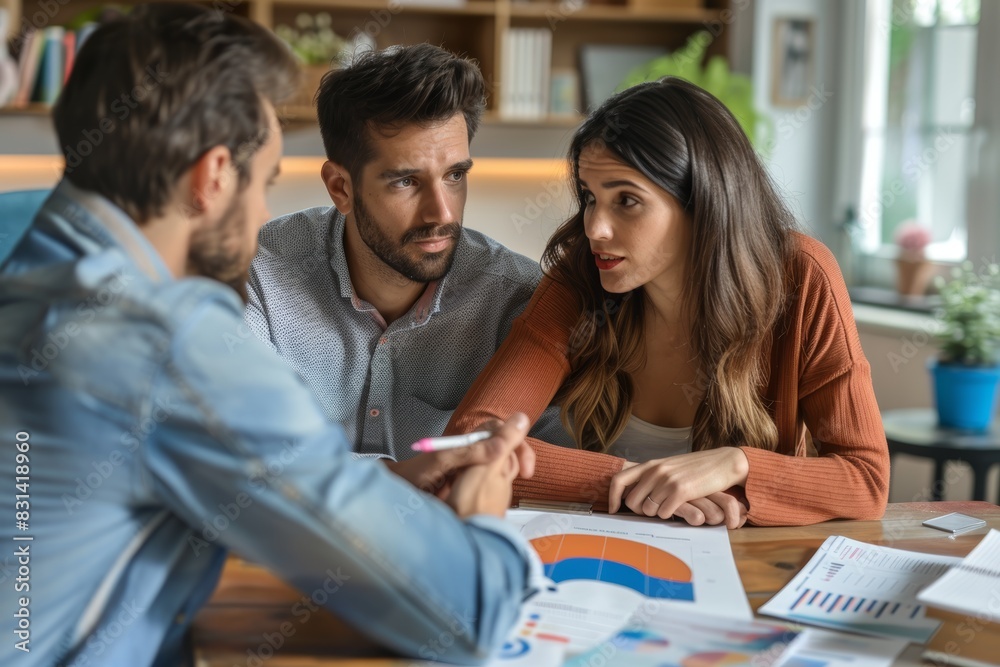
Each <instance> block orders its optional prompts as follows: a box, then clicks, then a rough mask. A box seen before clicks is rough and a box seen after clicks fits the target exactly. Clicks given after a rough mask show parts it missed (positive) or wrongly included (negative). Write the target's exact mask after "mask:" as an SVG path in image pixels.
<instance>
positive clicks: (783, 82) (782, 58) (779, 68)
mask: <svg viewBox="0 0 1000 667" xmlns="http://www.w3.org/2000/svg"><path fill="white" fill-rule="evenodd" d="M771 42H772V44H773V45H774V46H773V51H772V56H771V104H772V105H774V106H778V107H797V106H800V105H802V104H805V103H806V101H807V100H808V99H809V94H810V92H811V91H812V89H813V87H814V86H815V85H816V20H815V19H812V18H803V17H781V18H777V19H775V21H774V35H773V39H772V40H771Z"/></svg>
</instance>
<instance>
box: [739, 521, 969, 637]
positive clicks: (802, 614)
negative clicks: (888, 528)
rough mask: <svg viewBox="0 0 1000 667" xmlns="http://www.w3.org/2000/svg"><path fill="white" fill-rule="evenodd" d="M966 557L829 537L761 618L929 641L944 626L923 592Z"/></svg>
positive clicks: (767, 605) (765, 606) (769, 603)
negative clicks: (929, 615)
mask: <svg viewBox="0 0 1000 667" xmlns="http://www.w3.org/2000/svg"><path fill="white" fill-rule="evenodd" d="M960 560H961V559H959V558H953V557H950V556H934V555H930V554H922V553H916V552H913V551H903V550H901V549H891V548H889V547H879V546H874V545H871V544H865V543H864V542H858V541H856V540H851V539H848V538H846V537H840V536H833V537H828V538H827V539H826V541H825V542H824V543H823V545H822V546H821V547H820V548H819V551H817V552H816V555H815V556H813V557H812V559H810V561H809V562H808V563H807V564H806V566H805V567H804V568H802V570H801V571H800V572H799V573H798V574H797V575H795V578H794V579H792V581H791V582H789V583H788V585H786V586H785V587H784V588H782V589H781V591H779V592H778V594H777V595H775V596H774V597H773V598H771V599H770V600H769V601H768V602H767V603H766V604H765V605H764V606H762V607H761V608H760V610H759V611H760V613H761V614H767V615H769V616H776V617H778V618H784V619H788V620H790V621H795V622H797V623H805V624H810V625H819V626H823V627H828V628H833V629H835V630H847V631H852V632H861V633H865V634H873V635H881V636H887V637H898V638H901V639H907V640H910V641H915V642H918V643H925V642H926V641H927V640H928V639H930V637H931V635H933V634H934V631H935V630H936V629H937V627H938V621H936V620H934V619H931V618H927V616H926V615H925V610H924V605H923V604H922V603H920V602H918V601H917V593H918V592H919V591H920V590H921V589H923V588H924V587H925V586H927V585H928V584H930V583H931V582H933V581H934V580H936V579H937V578H938V577H940V576H941V575H943V574H944V573H945V572H946V571H947V570H948V568H950V567H951V566H953V565H955V564H957V563H958V562H959V561H960Z"/></svg>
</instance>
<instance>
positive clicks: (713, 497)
mask: <svg viewBox="0 0 1000 667" xmlns="http://www.w3.org/2000/svg"><path fill="white" fill-rule="evenodd" d="M569 159H570V164H571V170H572V173H571V176H572V181H573V184H574V186H575V191H576V197H577V202H578V206H579V208H578V210H577V212H576V213H575V214H574V215H573V216H572V217H571V218H570V219H569V220H567V221H566V222H565V223H564V224H563V225H562V226H561V227H559V229H558V230H557V231H556V232H555V234H554V235H553V237H552V238H551V239H550V240H549V242H548V245H547V246H546V249H545V253H544V256H543V259H542V264H543V267H544V268H545V273H546V276H545V278H544V279H543V281H542V283H541V284H540V285H539V287H538V289H537V291H536V292H535V296H534V298H533V299H532V302H531V303H530V304H529V306H528V307H527V309H526V310H525V312H524V313H523V314H522V315H521V317H520V318H519V319H518V320H517V321H516V322H515V324H514V326H513V328H512V329H511V332H510V334H509V336H508V338H507V340H506V341H505V342H504V344H503V345H502V346H501V348H500V349H499V350H498V351H497V354H496V355H495V356H494V358H493V360H492V361H491V362H490V364H489V365H488V366H487V367H486V369H484V371H483V372H482V374H481V375H480V376H479V378H478V379H477V380H476V382H475V384H474V385H473V387H472V388H471V389H470V391H469V393H468V394H467V395H466V397H465V399H464V400H463V401H462V404H461V405H460V406H459V407H458V409H457V410H456V412H455V414H454V415H453V417H452V420H451V422H450V424H449V428H448V430H447V431H446V432H448V433H455V432H464V431H469V430H472V429H474V428H475V427H476V426H477V425H478V424H479V423H481V422H482V421H484V420H486V419H488V418H506V417H507V416H509V415H510V414H511V413H513V412H515V411H523V412H526V413H528V414H529V415H531V416H532V417H533V418H537V416H538V415H539V414H541V412H542V410H543V409H544V408H545V407H546V406H547V405H549V403H550V402H552V401H553V400H554V401H555V402H557V403H558V404H559V405H560V406H561V410H562V415H563V421H564V423H565V424H566V426H567V430H569V431H570V432H572V433H573V435H574V436H575V440H576V442H577V445H578V447H579V448H580V449H579V450H576V451H574V450H571V449H566V448H559V447H554V446H551V445H545V444H544V443H539V442H533V443H532V444H533V445H534V446H535V450H536V454H537V455H538V459H537V463H536V473H535V476H534V478H533V479H532V480H521V481H519V482H518V485H517V493H518V495H519V496H520V497H532V498H538V497H540V498H549V499H561V500H583V501H588V502H594V503H595V504H597V505H598V506H603V502H602V501H604V500H607V503H608V507H609V510H610V511H612V512H614V511H617V510H618V509H619V507H621V506H622V505H623V504H624V505H625V506H627V507H629V508H630V509H631V510H633V511H634V512H636V513H639V514H644V515H647V516H659V517H662V518H669V517H671V516H678V517H681V518H683V519H685V520H687V521H688V522H689V523H692V524H702V523H711V524H719V523H725V524H726V525H728V526H729V527H731V528H735V527H738V526H739V525H742V524H743V522H744V521H746V520H749V521H751V522H752V523H755V524H758V525H795V524H807V523H814V522H817V521H823V520H826V519H832V518H858V519H860V518H877V517H880V516H881V515H882V512H883V511H884V509H885V503H886V499H887V494H888V480H889V456H888V449H887V446H886V440H885V436H884V433H883V431H882V425H881V419H880V416H879V411H878V406H877V404H876V402H875V396H874V391H873V389H872V385H871V371H870V367H869V365H868V362H867V360H866V359H865V356H864V354H863V352H862V350H861V345H860V341H859V339H858V334H857V328H856V326H855V323H854V318H853V313H852V309H851V303H850V299H849V297H848V294H847V289H846V287H845V285H844V281H843V278H842V277H841V274H840V271H839V269H838V267H837V264H836V261H835V260H834V258H833V256H832V254H831V253H830V252H829V250H827V248H826V247H824V246H823V245H822V244H821V243H819V242H818V241H816V240H813V239H811V238H809V237H807V236H805V235H804V234H801V233H800V232H798V231H797V229H796V222H795V219H794V217H793V216H792V214H791V213H790V212H789V210H788V208H787V207H786V205H785V204H784V202H783V201H782V199H781V197H780V196H779V195H778V193H777V192H776V191H775V187H774V185H773V183H772V182H771V180H770V178H769V176H768V174H767V172H766V170H765V168H764V166H763V165H762V164H761V162H760V160H759V158H758V157H757V154H756V153H755V151H754V149H753V147H752V145H751V144H750V142H749V140H748V139H747V137H746V135H745V134H744V132H743V131H742V129H741V128H740V126H739V123H738V122H737V121H736V119H735V118H734V117H733V116H732V114H731V113H730V112H729V111H728V110H727V109H726V108H725V106H723V105H722V103H721V102H719V100H717V99H716V98H715V97H713V96H712V95H710V94H709V93H707V92H705V91H704V90H702V89H700V88H698V87H697V86H695V85H693V84H691V83H688V82H686V81H684V80H682V79H676V78H667V79H663V80H661V81H658V82H653V83H645V84H640V85H638V86H635V87H633V88H630V89H628V90H625V91H623V92H621V93H619V94H617V95H615V96H614V97H612V98H611V99H609V100H608V101H607V102H605V103H604V104H603V105H602V106H601V107H600V108H599V109H598V110H597V111H595V112H594V113H593V114H592V115H591V116H590V117H589V118H588V119H587V120H586V122H584V124H583V125H582V126H581V127H580V129H579V130H578V131H577V132H576V135H575V136H574V139H573V142H572V146H571V148H570V155H569ZM807 431H808V434H809V436H811V438H810V437H807ZM810 441H811V443H810Z"/></svg>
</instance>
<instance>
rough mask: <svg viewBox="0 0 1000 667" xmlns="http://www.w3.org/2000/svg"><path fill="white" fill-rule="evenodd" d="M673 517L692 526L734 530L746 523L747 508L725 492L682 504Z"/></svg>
mask: <svg viewBox="0 0 1000 667" xmlns="http://www.w3.org/2000/svg"><path fill="white" fill-rule="evenodd" d="M674 516H675V517H678V518H681V519H684V520H685V521H687V522H688V524H690V525H692V526H719V525H722V524H725V526H726V528H729V529H730V530H735V529H737V528H740V527H742V526H743V524H745V523H746V522H747V507H746V505H744V504H743V503H741V502H740V501H739V500H737V499H736V498H735V497H734V496H731V495H729V494H728V493H726V492H725V491H720V492H719V493H713V494H711V495H708V496H706V497H705V498H698V499H696V500H692V501H690V502H687V503H684V504H683V505H681V506H680V507H678V508H677V511H675V512H674Z"/></svg>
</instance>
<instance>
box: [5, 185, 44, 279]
mask: <svg viewBox="0 0 1000 667" xmlns="http://www.w3.org/2000/svg"><path fill="white" fill-rule="evenodd" d="M50 192H52V191H51V190H18V191H16V192H0V266H3V264H4V262H6V261H7V258H8V257H10V256H11V253H13V252H14V248H16V247H17V244H18V243H20V242H21V239H22V238H24V235H25V234H27V233H28V229H29V228H30V227H31V223H32V221H33V220H34V219H35V214H36V213H38V209H40V208H41V207H42V204H43V203H45V200H46V199H47V198H48V196H49V193H50Z"/></svg>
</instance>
